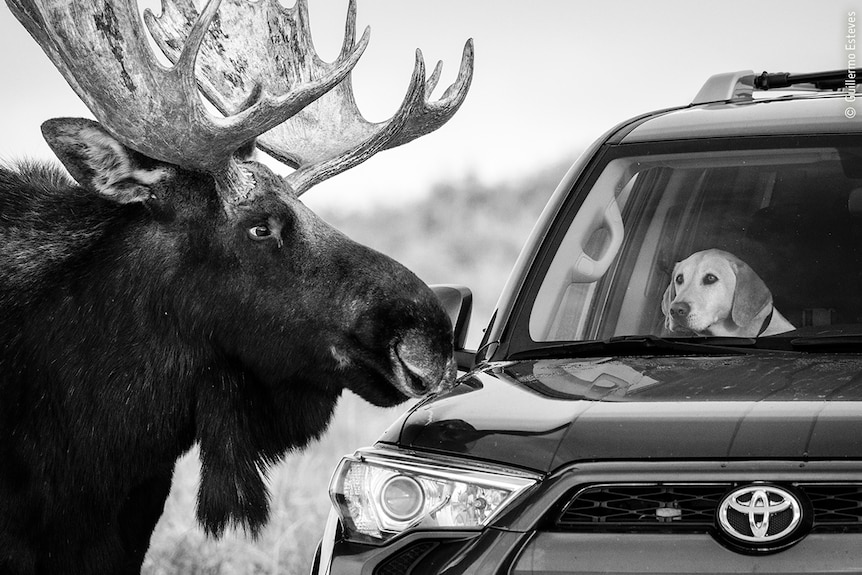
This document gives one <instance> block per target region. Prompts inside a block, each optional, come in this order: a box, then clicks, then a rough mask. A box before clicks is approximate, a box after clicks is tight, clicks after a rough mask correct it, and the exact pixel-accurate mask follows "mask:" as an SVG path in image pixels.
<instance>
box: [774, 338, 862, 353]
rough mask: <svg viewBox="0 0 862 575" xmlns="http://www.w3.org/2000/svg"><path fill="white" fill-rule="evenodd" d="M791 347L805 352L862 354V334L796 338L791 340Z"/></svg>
mask: <svg viewBox="0 0 862 575" xmlns="http://www.w3.org/2000/svg"><path fill="white" fill-rule="evenodd" d="M790 346H791V347H792V348H793V349H794V350H796V351H805V352H818V351H830V352H838V353H842V352H843V353H862V334H846V335H816V336H812V337H796V338H793V339H791V340H790Z"/></svg>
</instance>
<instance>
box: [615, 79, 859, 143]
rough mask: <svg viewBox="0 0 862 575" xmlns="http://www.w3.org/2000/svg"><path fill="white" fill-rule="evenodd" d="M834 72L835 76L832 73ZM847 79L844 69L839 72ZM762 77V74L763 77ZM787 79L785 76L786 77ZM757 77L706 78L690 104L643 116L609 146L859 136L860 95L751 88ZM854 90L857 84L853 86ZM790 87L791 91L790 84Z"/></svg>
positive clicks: (811, 89)
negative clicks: (788, 137)
mask: <svg viewBox="0 0 862 575" xmlns="http://www.w3.org/2000/svg"><path fill="white" fill-rule="evenodd" d="M833 74H835V73H833ZM843 74H844V75H846V71H844V72H843ZM765 75H766V73H764V74H763V75H761V76H760V78H762V77H764V76H765ZM785 76H786V75H785ZM758 78H759V77H757V76H755V75H754V73H753V72H750V71H742V72H735V73H729V74H719V75H716V76H713V77H712V78H710V79H709V80H708V81H707V83H706V84H705V85H704V87H703V88H702V89H701V91H700V92H699V93H698V94H697V96H695V98H694V101H693V103H692V104H690V105H688V106H685V107H681V108H675V109H671V110H663V111H659V112H655V113H653V114H649V115H646V116H642V117H641V118H639V119H638V120H636V121H635V122H634V123H632V124H629V125H628V127H627V128H628V129H625V130H622V131H620V132H617V134H616V137H612V139H611V141H612V142H613V143H625V144H628V143H643V142H653V141H667V140H689V139H696V138H727V137H747V136H771V135H797V134H798V135H808V134H812V135H813V134H845V133H862V114H860V115H858V116H857V115H856V112H857V109H856V107H857V106H858V108H860V110H859V111H860V112H862V93H860V101H859V102H858V103H856V102H855V101H854V98H855V92H852V91H849V88H848V87H847V86H843V85H842V86H841V87H842V88H843V89H844V91H840V92H839V91H836V90H837V88H836V86H835V84H834V83H833V84H832V85H831V87H830V88H828V89H826V90H823V89H820V90H818V89H817V88H816V87H815V86H813V85H811V84H806V85H804V86H803V87H802V88H801V89H800V88H799V87H797V88H795V89H794V90H793V91H784V90H781V89H779V90H774V89H771V90H768V91H758V90H757V89H756V88H755V83H756V80H758ZM852 87H853V89H854V90H855V83H853V84H852ZM788 88H793V87H792V86H788Z"/></svg>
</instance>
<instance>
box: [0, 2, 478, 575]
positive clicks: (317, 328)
mask: <svg viewBox="0 0 862 575" xmlns="http://www.w3.org/2000/svg"><path fill="white" fill-rule="evenodd" d="M7 4H8V5H9V7H10V8H11V10H12V12H13V13H14V14H15V16H16V17H17V18H18V19H19V20H20V21H21V23H22V24H24V26H25V27H26V28H27V30H28V31H29V32H30V34H31V35H32V36H33V37H34V38H35V39H36V40H37V41H38V43H39V44H40V45H41V47H42V48H43V50H44V51H45V52H46V54H47V55H48V56H49V57H50V59H51V60H52V62H53V63H54V65H55V66H56V67H57V68H58V69H59V70H60V72H62V74H63V75H64V77H65V78H66V80H67V81H68V82H69V84H70V85H71V86H72V88H73V89H74V90H75V91H76V93H77V94H78V95H79V97H80V98H81V99H82V100H83V101H84V102H85V103H86V104H87V106H88V107H89V108H90V110H91V111H92V112H93V114H94V115H95V117H96V119H97V120H98V122H94V121H92V120H84V119H68V118H67V119H54V120H49V121H48V122H46V123H45V124H44V125H43V128H42V129H43V134H44V135H45V138H46V140H47V141H48V143H49V145H50V146H51V147H52V149H53V150H54V152H55V153H56V154H57V156H58V157H59V159H60V160H61V161H62V162H63V164H64V165H65V167H66V169H67V170H68V172H69V174H71V176H72V177H73V178H74V179H75V180H76V182H77V185H75V184H73V183H71V182H68V181H67V180H66V179H65V176H63V175H61V174H58V173H56V171H51V170H48V169H45V168H44V167H33V166H25V167H21V168H19V169H18V170H17V171H12V170H7V169H0V214H2V218H0V237H2V238H3V239H4V242H3V243H2V246H0V272H2V274H0V275H2V277H0V288H2V289H0V305H2V306H3V308H4V315H3V318H2V319H0V354H2V355H0V460H2V461H4V464H3V465H0V516H2V517H6V518H9V517H27V518H28V519H26V520H24V519H22V520H20V521H19V520H17V519H15V520H6V519H4V520H0V547H6V548H8V549H11V551H10V552H9V554H8V555H7V556H3V555H2V554H0V571H3V570H4V567H8V568H9V569H12V570H13V571H18V570H20V571H25V572H26V571H28V570H31V571H36V572H54V571H55V570H56V568H58V566H59V565H62V566H63V569H69V568H71V569H72V570H74V571H76V572H90V571H93V572H111V571H120V570H123V569H126V568H129V566H131V568H132V570H135V569H139V568H140V564H141V561H142V559H143V553H144V552H145V550H146V547H147V545H148V541H149V536H150V534H151V532H152V529H153V527H154V525H155V521H156V520H157V518H158V516H159V514H160V513H161V509H162V506H163V504H164V499H165V498H166V496H167V492H168V489H169V486H170V478H171V473H172V470H173V465H174V462H175V461H176V459H177V457H179V456H180V455H181V454H182V453H183V452H184V451H186V450H187V449H189V447H191V445H192V444H193V443H195V442H197V443H198V444H199V445H200V449H201V459H202V473H201V485H200V490H199V501H198V516H199V518H200V520H201V522H202V523H203V525H204V527H205V528H206V529H207V530H208V531H209V532H210V533H213V534H215V535H220V534H221V533H222V532H223V530H224V528H225V527H226V526H227V525H228V524H231V523H235V524H239V525H243V526H245V527H247V528H249V529H250V530H251V531H252V532H256V531H257V530H258V529H259V528H260V527H261V525H262V524H263V523H264V522H265V521H266V518H267V510H268V495H267V492H266V488H265V485H264V481H263V477H262V475H263V473H264V472H265V469H266V467H267V466H268V465H269V464H271V463H273V462H274V461H276V460H277V459H278V458H280V457H281V456H282V455H284V453H286V452H287V451H288V450H290V449H293V448H297V447H303V446H305V445H306V444H307V443H308V442H309V441H310V440H311V439H313V438H315V437H318V436H319V435H320V434H321V433H322V432H323V430H324V429H325V428H326V425H327V423H328V421H329V419H330V417H331V415H332V412H333V409H334V406H335V403H336V401H337V399H338V397H339V395H340V393H341V391H342V390H343V389H345V388H347V389H351V390H353V391H355V392H356V393H357V394H359V395H360V396H362V397H363V398H365V399H367V400H368V401H370V402H372V403H374V404H377V405H393V404H396V403H399V402H401V401H403V400H405V399H407V398H408V397H419V396H422V395H425V394H427V393H431V392H435V391H437V390H439V389H441V388H444V387H446V386H449V385H451V383H452V381H453V380H454V375H455V364H454V361H453V357H452V334H451V326H450V324H449V320H448V318H447V316H446V314H445V313H444V312H443V310H442V308H441V307H440V305H439V303H438V302H437V300H436V298H435V296H434V294H433V293H432V292H431V291H430V290H429V289H428V288H427V286H425V285H424V284H423V283H422V282H421V281H420V280H419V279H418V278H416V277H415V276H414V275H413V274H412V273H411V272H409V271H408V270H407V269H405V268H404V267H402V266H401V265H399V264H398V263H396V262H394V261H393V260H391V259H389V258H388V257H386V256H384V255H382V254H380V253H377V252H375V251H373V250H371V249H369V248H366V247H364V246H361V245H359V244H356V243H354V242H352V241H351V240H349V239H348V238H346V237H345V236H344V235H342V234H341V233H339V232H338V231H337V230H334V229H333V228H331V227H329V226H328V225H327V224H326V223H325V222H323V221H322V220H321V219H320V218H318V217H317V216H316V215H315V214H314V213H312V212H311V211H310V210H309V209H308V208H306V207H305V206H304V205H303V204H302V203H301V201H300V200H299V196H300V195H301V194H302V193H303V192H305V191H306V190H308V189H309V188H310V187H311V186H313V185H314V184H316V183H318V182H320V181H322V180H323V179H326V178H329V177H331V176H333V175H336V174H338V173H340V172H342V171H344V170H346V169H349V168H350V167H352V166H355V165H356V164H358V163H360V162H362V161H364V160H366V159H367V158H369V157H370V156H371V155H373V154H375V153H376V152H378V151H380V150H383V149H386V148H391V147H393V146H398V145H401V144H404V143H406V142H408V141H410V140H412V139H414V138H416V137H419V136H421V135H423V134H426V133H428V132H430V131H432V130H435V129H436V128H438V127H439V126H441V125H442V124H443V123H445V122H446V121H447V120H448V119H449V118H450V117H451V116H452V115H453V114H454V113H455V111H456V110H457V109H458V107H459V106H460V105H461V103H462V101H463V100H464V97H465V95H466V93H467V90H468V88H469V84H470V80H471V77H472V61H473V56H472V43H471V42H468V43H467V45H466V47H465V50H464V56H463V58H462V63H461V69H460V71H459V74H458V78H457V80H456V81H455V82H454V83H453V84H452V86H450V87H449V89H448V90H446V92H445V93H444V94H443V96H442V97H441V98H440V99H439V100H434V101H432V100H431V99H430V95H431V92H432V90H433V89H434V87H435V85H436V82H437V80H438V78H439V75H440V65H439V64H438V66H437V68H436V69H435V71H434V73H433V74H432V75H431V77H430V78H428V79H427V80H426V74H425V68H424V60H423V58H422V56H421V53H419V52H418V51H417V54H416V64H415V68H414V72H413V76H412V79H411V81H410V84H409V88H408V91H407V95H406V96H405V98H404V101H403V103H402V105H401V107H400V108H399V110H398V111H397V112H396V113H395V114H394V115H393V117H392V118H390V119H389V120H387V121H385V122H381V123H372V122H368V121H366V120H365V119H364V118H363V117H362V115H361V114H360V112H359V110H358V109H357V107H356V104H355V101H354V98H353V93H352V87H351V84H350V76H349V75H350V72H351V70H352V69H353V67H354V66H355V65H356V63H357V61H358V59H359V57H360V55H361V54H362V52H363V50H364V49H365V46H366V45H367V43H368V39H369V32H368V30H366V31H365V33H364V34H363V36H362V37H361V39H360V40H359V41H358V42H356V38H355V13H356V8H355V3H354V2H351V4H350V7H349V9H348V18H347V26H346V34H345V40H344V45H343V48H342V51H341V54H340V55H339V57H338V58H337V59H336V61H335V62H333V63H326V62H323V61H322V60H321V59H320V58H319V57H318V56H317V54H316V53H315V51H314V49H313V47H312V42H311V36H310V31H309V25H308V15H307V7H306V3H305V0H297V2H296V5H295V6H294V7H293V8H284V7H282V6H281V5H280V4H279V3H278V1H277V0H257V1H249V0H225V1H224V2H221V1H220V0H208V1H207V3H206V5H205V6H204V7H203V8H202V9H201V11H200V13H198V11H197V10H196V8H195V7H194V5H193V4H192V3H191V1H190V0H178V1H177V2H176V3H171V2H168V1H167V0H166V1H165V2H164V3H163V9H162V14H161V15H160V16H155V15H153V14H152V13H150V12H146V13H145V16H144V20H145V21H146V24H147V26H148V27H149V30H150V33H151V35H152V39H153V40H154V41H155V42H156V43H157V44H158V46H159V47H160V48H161V50H162V51H163V52H164V54H165V55H166V56H167V58H168V59H169V60H170V61H171V62H172V65H166V64H162V63H160V61H159V60H158V59H157V58H156V57H155V55H154V54H153V53H152V50H151V47H150V46H151V44H150V38H149V37H148V36H147V34H146V33H145V32H144V29H143V26H142V25H141V22H140V17H139V13H138V8H137V5H136V3H135V1H134V0H64V1H63V2H56V1H52V0H7ZM200 92H202V93H203V94H204V95H205V96H206V98H207V99H208V100H209V101H210V103H211V104H212V106H213V107H214V108H215V110H216V111H217V112H218V113H215V112H214V111H212V112H211V111H210V110H211V108H210V107H208V106H207V105H205V104H204V103H203V101H202V100H201V97H200ZM254 146H257V147H259V148H261V149H262V150H264V151H266V152H268V153H269V154H271V155H272V156H274V157H275V158H277V159H278V160H281V161H283V162H284V163H286V164H288V165H289V166H291V167H293V168H294V171H292V172H291V173H290V174H289V175H287V176H284V177H282V176H279V175H276V174H275V173H274V172H273V171H271V170H270V169H269V168H267V167H266V166H265V165H264V164H262V163H259V162H257V161H255V160H253V159H251V156H250V152H251V151H252V149H253V147H254ZM36 510H38V512H37V511H36ZM4 561H6V563H4ZM69 565H72V566H73V567H69Z"/></svg>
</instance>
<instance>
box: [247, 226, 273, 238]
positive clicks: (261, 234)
mask: <svg viewBox="0 0 862 575" xmlns="http://www.w3.org/2000/svg"><path fill="white" fill-rule="evenodd" d="M271 235H272V230H271V229H270V227H269V226H268V225H266V224H258V225H256V226H254V227H251V228H248V236H249V237H250V238H251V239H253V240H265V239H267V238H268V237H270V236H271Z"/></svg>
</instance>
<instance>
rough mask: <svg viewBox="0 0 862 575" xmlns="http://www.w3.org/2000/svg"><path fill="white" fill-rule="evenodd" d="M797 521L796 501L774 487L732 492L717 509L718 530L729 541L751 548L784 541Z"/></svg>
mask: <svg viewBox="0 0 862 575" xmlns="http://www.w3.org/2000/svg"><path fill="white" fill-rule="evenodd" d="M801 521H802V510H801V507H800V504H799V500H798V499H797V498H796V497H795V496H794V495H793V494H792V493H790V492H789V491H787V490H785V489H782V488H780V487H777V486H775V485H760V484H757V485H748V486H746V487H741V488H739V489H735V490H733V491H731V492H730V493H729V494H727V495H726V496H725V497H724V499H722V501H721V503H720V504H719V506H718V522H719V525H720V526H721V529H722V530H723V531H724V532H725V533H726V534H727V535H728V536H730V537H731V538H733V539H736V540H737V541H744V542H746V543H748V544H754V545H755V546H757V545H758V544H763V543H771V542H774V541H778V540H780V539H784V538H785V537H788V536H789V535H791V534H792V533H793V532H794V531H795V530H796V528H797V527H799V524H800V523H801Z"/></svg>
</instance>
